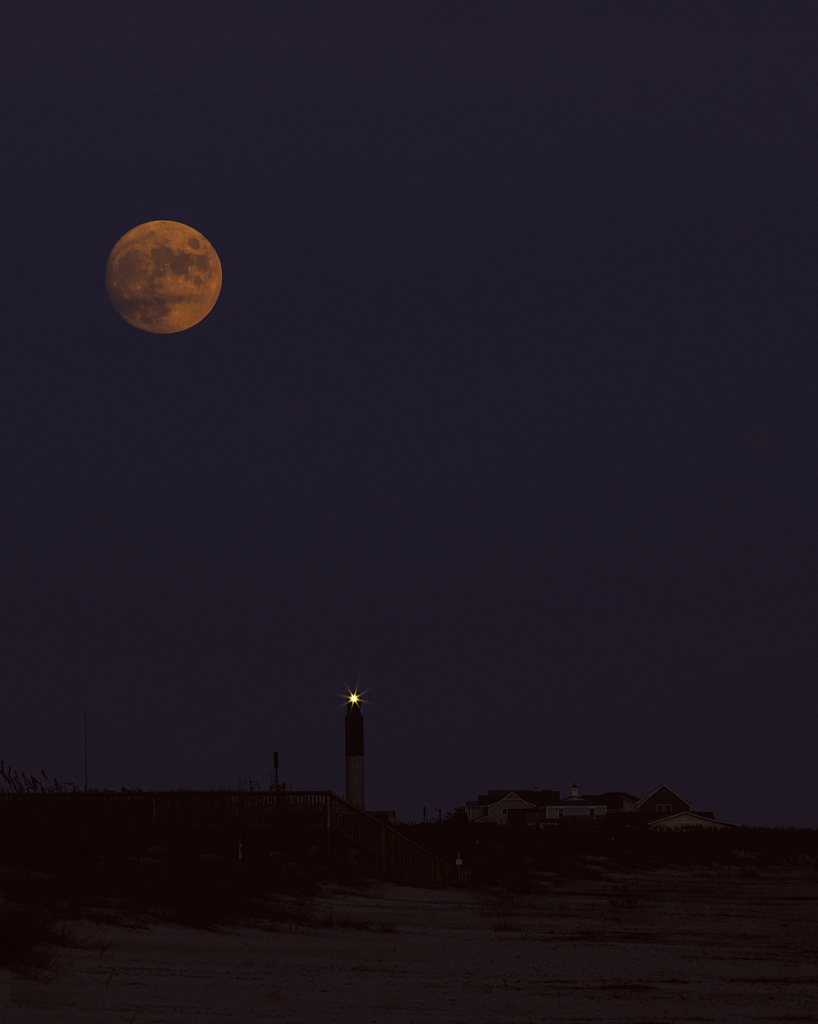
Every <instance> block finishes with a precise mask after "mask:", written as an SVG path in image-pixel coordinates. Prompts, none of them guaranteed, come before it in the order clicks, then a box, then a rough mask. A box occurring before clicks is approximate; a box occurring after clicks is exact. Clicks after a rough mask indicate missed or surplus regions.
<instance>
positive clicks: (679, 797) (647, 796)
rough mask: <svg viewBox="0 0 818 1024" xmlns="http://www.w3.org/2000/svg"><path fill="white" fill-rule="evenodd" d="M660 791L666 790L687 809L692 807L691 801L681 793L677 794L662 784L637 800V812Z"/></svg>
mask: <svg viewBox="0 0 818 1024" xmlns="http://www.w3.org/2000/svg"><path fill="white" fill-rule="evenodd" d="M660 789H666V790H667V791H668V793H672V794H673V795H674V796H675V797H676V798H677V799H679V800H681V801H682V803H685V804H687V806H688V807H692V806H693V801H692V800H688V799H687V797H686V796H682V795H681V793H677V792H676V790H675V789H671V788H670V786H667V785H665V783H664V782H663V783H662V785H661V786H657V787H656V789H652V790H651V791H650V793H648V794H647V795H646V796H643V797H642V799H641V800H637V802H636V807H637V810H638V809H639V808H641V806H642V804H644V803H647V801H648V800H650V798H651V797H652V796H656V794H657V793H658V792H659V790H660Z"/></svg>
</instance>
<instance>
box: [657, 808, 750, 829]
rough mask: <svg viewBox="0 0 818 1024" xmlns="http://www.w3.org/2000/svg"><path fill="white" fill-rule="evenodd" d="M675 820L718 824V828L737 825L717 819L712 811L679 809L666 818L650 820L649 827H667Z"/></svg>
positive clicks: (694, 823)
mask: <svg viewBox="0 0 818 1024" xmlns="http://www.w3.org/2000/svg"><path fill="white" fill-rule="evenodd" d="M691 819H692V820H691ZM674 821H676V822H681V823H683V824H688V823H689V824H690V825H694V826H695V825H698V824H701V825H703V826H711V827H712V826H716V827H718V828H731V827H733V828H735V827H736V824H735V822H732V821H717V820H716V818H715V817H713V814H712V812H710V811H703V812H700V813H697V812H696V811H677V813H676V814H668V815H666V816H665V817H664V818H656V819H654V820H653V821H651V822H648V828H655V827H657V826H659V827H660V828H666V827H668V826H669V825H671V824H672V823H673V822H674Z"/></svg>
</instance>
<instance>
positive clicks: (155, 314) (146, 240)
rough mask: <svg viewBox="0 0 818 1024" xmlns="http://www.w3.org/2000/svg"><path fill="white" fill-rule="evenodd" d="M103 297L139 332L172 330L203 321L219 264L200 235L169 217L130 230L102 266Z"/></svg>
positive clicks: (214, 294)
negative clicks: (103, 276) (103, 277)
mask: <svg viewBox="0 0 818 1024" xmlns="http://www.w3.org/2000/svg"><path fill="white" fill-rule="evenodd" d="M105 287H106V289H107V290H108V298H109V299H110V300H111V303H112V305H113V307H114V309H115V310H116V311H117V313H119V315H120V316H121V317H122V318H123V319H124V320H127V321H128V323H129V324H132V325H133V326H134V327H138V328H139V329H140V330H141V331H150V332H151V333H152V334H175V333H176V332H177V331H186V330H187V329H188V327H193V326H194V325H195V324H198V323H199V321H201V320H204V318H205V317H206V316H207V314H208V313H209V312H210V310H211V309H213V307H214V306H215V305H216V299H218V297H219V292H220V291H221V289H222V265H221V263H220V262H219V257H218V256H217V255H216V250H215V249H214V248H213V246H212V245H211V244H210V242H208V240H207V239H206V238H205V237H204V235H201V234H199V232H198V231H195V230H194V229H193V228H189V227H188V226H187V225H186V224H179V223H177V222H176V221H175V220H152V221H149V222H148V223H147V224H140V225H139V226H138V227H135V228H132V229H131V230H130V231H129V232H128V233H127V234H126V235H123V236H122V238H120V240H119V241H118V242H117V243H116V245H115V246H114V247H113V249H111V254H110V256H109V257H108V262H107V263H106V265H105Z"/></svg>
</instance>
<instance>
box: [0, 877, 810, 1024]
mask: <svg viewBox="0 0 818 1024" xmlns="http://www.w3.org/2000/svg"><path fill="white" fill-rule="evenodd" d="M540 888H541V889H542V890H544V891H542V892H540V893H537V894H535V895H533V896H514V897H512V896H510V895H508V894H505V893H501V892H499V891H497V892H491V891H481V892H470V891H462V890H448V891H445V892H433V891H426V890H421V889H410V888H400V887H397V886H392V885H382V884H378V883H373V885H372V886H371V887H370V888H369V889H362V890H357V891H356V890H348V889H347V890H345V889H340V888H336V889H328V890H326V891H325V892H324V894H323V895H322V896H321V897H320V898H315V899H312V900H309V901H297V900H294V901H292V909H293V921H294V923H292V924H289V925H281V924H279V925H276V926H275V930H273V929H272V926H271V927H270V928H266V929H265V928H257V927H252V928H251V927H236V928H231V929H225V930H223V931H219V932H207V931H196V930H192V929H187V928H183V927H180V926H176V925H168V924H160V923H156V922H155V921H153V922H152V921H150V920H148V919H145V920H139V921H137V920H134V921H132V922H131V924H130V926H129V927H122V926H119V927H107V926H105V927H103V926H100V925H98V924H92V923H89V922H80V923H75V924H73V925H72V927H73V928H74V930H75V931H76V933H77V936H78V938H81V939H82V940H84V942H85V943H86V948H83V949H69V950H65V951H61V953H60V956H61V958H62V963H61V966H60V967H59V969H58V971H57V974H56V976H54V977H42V978H40V979H37V980H32V979H17V978H14V977H12V976H11V975H10V974H9V973H8V972H3V974H2V978H3V989H2V992H3V996H4V1005H3V1007H2V1014H4V1015H5V1016H4V1018H3V1017H2V1016H0V1019H5V1020H6V1021H9V1022H12V1024H17V1022H20V1024H73V1022H83V1024H97V1022H99V1024H102V1022H105V1024H110V1022H115V1021H128V1022H131V1024H165V1022H172V1024H176V1022H177V1021H178V1022H182V1021H196V1022H201V1024H211V1022H213V1024H215V1022H217V1021H219V1022H221V1021H225V1020H240V1021H255V1020H259V1021H262V1020H265V1021H287V1022H289V1024H320V1022H324V1021H327V1022H329V1021H341V1022H347V1021H349V1022H355V1024H364V1022H370V1021H373V1022H381V1021H389V1022H394V1024H413V1022H417V1024H425V1022H444V1021H445V1022H452V1024H454V1022H464V1024H473V1022H478V1021H481V1022H482V1021H503V1022H509V1024H515V1022H529V1021H531V1022H534V1021H553V1022H562V1021H566V1022H567V1021H571V1022H590V1021H605V1022H607V1021H623V1022H624V1021H631V1022H646V1024H647V1022H650V1021H674V1022H677V1021H693V1020H696V1021H717V1022H724V1021H741V1022H748V1021H781V1020H789V1021H796V1020H799V1021H816V1020H818V880H817V879H816V877H815V872H814V871H813V870H809V871H801V872H799V871H794V870H793V871H789V872H785V871H780V872H768V873H767V875H766V876H765V877H763V878H759V879H751V880H748V879H745V878H742V877H739V876H738V875H737V874H736V873H731V871H730V870H724V871H721V872H718V871H716V870H713V871H708V872H704V871H696V872H681V871H679V872H673V871H662V872H660V871H655V872H651V873H649V874H646V875H645V876H644V877H639V878H636V879H634V876H633V875H630V876H623V877H622V878H621V879H618V880H617V879H616V878H610V879H608V880H606V882H605V884H604V886H600V885H599V883H596V884H594V883H590V882H575V883H570V884H564V885H561V886H553V887H552V886H551V885H550V883H549V882H548V880H547V879H545V880H544V881H542V882H541V884H540ZM626 889H627V892H628V893H630V896H629V897H627V896H626V895H624V892H625V890H626ZM634 903H636V905H634ZM92 944H95V948H94V945H92Z"/></svg>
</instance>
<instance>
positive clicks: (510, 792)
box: [467, 789, 559, 807]
mask: <svg viewBox="0 0 818 1024" xmlns="http://www.w3.org/2000/svg"><path fill="white" fill-rule="evenodd" d="M508 797H516V798H517V799H518V800H522V801H524V802H525V803H529V804H531V805H532V806H533V807H542V806H543V805H544V804H545V803H546V802H549V801H550V800H552V799H554V798H556V799H559V793H558V792H557V791H556V790H555V789H490V790H489V791H488V793H481V794H480V795H479V796H478V797H477V801H476V803H475V805H474V806H476V807H477V806H481V807H485V806H490V805H491V804H496V803H499V802H500V801H501V800H505V799H507V798H508ZM467 806H468V804H467Z"/></svg>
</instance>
